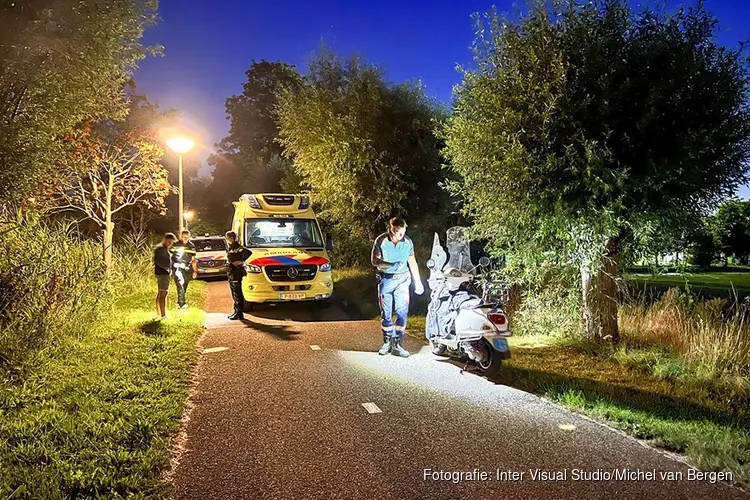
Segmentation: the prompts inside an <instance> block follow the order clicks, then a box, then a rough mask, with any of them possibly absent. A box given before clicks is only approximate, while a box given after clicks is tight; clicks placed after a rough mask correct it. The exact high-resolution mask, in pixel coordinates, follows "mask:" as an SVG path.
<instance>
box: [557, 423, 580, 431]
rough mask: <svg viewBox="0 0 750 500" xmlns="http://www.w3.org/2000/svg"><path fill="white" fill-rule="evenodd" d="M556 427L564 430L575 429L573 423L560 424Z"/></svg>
mask: <svg viewBox="0 0 750 500" xmlns="http://www.w3.org/2000/svg"><path fill="white" fill-rule="evenodd" d="M558 427H559V428H560V429H562V430H564V431H574V430H576V426H575V425H573V424H560V425H558Z"/></svg>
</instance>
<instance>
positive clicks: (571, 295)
mask: <svg viewBox="0 0 750 500" xmlns="http://www.w3.org/2000/svg"><path fill="white" fill-rule="evenodd" d="M511 301H512V302H513V299H512V298H511ZM580 306H581V296H580V293H579V292H578V291H577V290H575V289H574V290H565V289H563V288H559V287H556V286H544V287H535V288H532V289H530V290H527V291H526V292H525V293H523V296H522V299H521V303H520V304H517V303H514V304H513V316H512V319H513V322H514V323H513V330H514V333H516V334H518V335H545V336H552V337H559V338H580V337H581V336H582V331H581V322H580V312H579V311H580Z"/></svg>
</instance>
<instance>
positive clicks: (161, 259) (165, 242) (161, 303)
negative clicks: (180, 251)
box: [154, 233, 177, 320]
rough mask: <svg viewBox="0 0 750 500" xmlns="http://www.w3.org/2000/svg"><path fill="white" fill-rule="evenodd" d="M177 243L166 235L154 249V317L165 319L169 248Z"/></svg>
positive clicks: (171, 234)
mask: <svg viewBox="0 0 750 500" xmlns="http://www.w3.org/2000/svg"><path fill="white" fill-rule="evenodd" d="M175 241H177V237H176V236H175V235H174V234H173V233H167V234H165V235H164V237H163V238H162V240H161V243H159V244H158V245H156V247H154V275H155V276H156V289H157V292H156V317H157V319H160V320H161V319H164V318H166V317H167V294H168V293H169V277H170V275H171V270H172V256H171V255H170V253H169V249H170V247H171V246H172V245H173V244H174V242H175Z"/></svg>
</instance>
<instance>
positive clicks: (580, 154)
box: [445, 0, 750, 338]
mask: <svg viewBox="0 0 750 500" xmlns="http://www.w3.org/2000/svg"><path fill="white" fill-rule="evenodd" d="M477 21H478V23H479V26H478V27H479V30H478V32H477V41H476V45H475V50H476V58H475V63H476V64H475V68H473V69H471V70H466V71H464V73H463V74H464V81H463V83H462V85H461V86H460V87H459V88H458V89H457V93H456V99H455V109H454V114H453V116H452V117H451V118H450V119H449V121H448V125H447V127H446V131H445V134H446V141H447V147H446V150H445V152H446V155H447V156H448V158H449V159H450V160H451V162H452V164H453V166H454V168H455V170H456V171H457V172H458V173H459V174H460V176H461V179H462V180H461V182H460V183H458V184H457V185H456V186H455V188H456V190H457V191H458V192H460V193H461V195H462V196H463V197H464V198H465V200H466V202H467V205H466V206H467V211H468V213H469V214H470V215H472V216H473V217H474V219H475V221H476V222H477V227H478V229H479V231H480V232H481V233H483V234H484V235H486V236H490V237H492V238H493V239H495V240H496V241H497V242H498V244H499V245H500V246H505V247H507V248H513V249H515V251H516V253H517V254H518V255H520V256H521V257H522V260H524V261H530V260H531V259H527V258H526V257H530V256H532V255H534V254H535V253H538V252H539V251H544V250H551V251H554V252H557V253H558V254H559V255H561V256H562V258H563V261H565V262H569V263H571V264H575V265H576V266H580V268H581V272H582V275H583V278H584V282H583V287H584V293H585V289H586V288H587V287H590V288H591V290H589V292H590V293H589V294H588V298H589V299H590V301H589V302H587V299H586V297H587V296H586V295H585V294H584V313H585V315H590V316H591V317H592V318H593V322H591V323H589V322H588V320H587V332H588V334H589V335H591V336H597V335H602V336H604V335H611V336H612V337H613V338H616V336H617V330H616V328H617V325H616V308H615V307H614V303H615V302H614V300H613V299H614V297H613V294H614V289H613V287H612V285H613V284H612V282H611V281H612V280H611V278H613V277H614V278H616V277H617V275H618V274H619V270H618V268H619V256H620V252H621V251H622V248H623V243H625V242H626V241H627V240H628V239H632V238H633V237H634V235H638V234H642V233H644V232H645V230H644V228H648V227H659V226H661V225H664V224H671V225H675V226H679V227H685V226H686V225H687V224H690V223H693V222H694V221H695V220H698V219H699V218H700V216H701V215H703V214H705V213H706V212H708V211H709V210H710V209H711V207H713V206H715V204H716V203H717V202H718V201H720V200H721V199H722V198H724V197H726V196H728V195H730V194H731V193H732V192H733V191H734V190H735V189H736V188H737V187H738V186H739V185H741V184H742V183H744V182H745V181H746V175H747V155H748V151H749V150H748V138H750V113H749V112H748V107H747V105H746V99H747V90H748V65H747V60H746V58H745V57H744V56H743V54H742V52H741V49H737V50H732V49H729V48H726V47H723V46H720V45H718V44H717V43H716V40H715V31H716V20H715V19H714V17H713V16H711V15H710V14H709V13H708V12H706V10H705V9H704V7H703V4H702V3H699V4H698V5H697V7H695V8H691V9H683V10H680V11H678V12H676V13H674V14H669V13H665V12H661V11H653V10H644V11H641V12H633V11H632V10H631V9H630V7H629V6H628V3H627V2H626V1H625V0H594V1H592V2H581V1H578V0H564V1H560V2H544V1H542V0H533V1H532V2H530V4H529V6H528V11H527V12H526V13H525V14H522V15H521V16H520V17H519V18H518V19H517V20H515V21H513V20H510V19H507V18H501V17H500V16H499V15H497V13H496V12H491V13H490V14H488V15H487V16H486V17H485V18H484V19H483V20H482V19H478V20H477ZM591 273H593V274H591ZM587 276H588V277H589V278H590V277H591V276H593V281H592V280H591V279H588V281H587ZM613 314H614V317H612V315H613Z"/></svg>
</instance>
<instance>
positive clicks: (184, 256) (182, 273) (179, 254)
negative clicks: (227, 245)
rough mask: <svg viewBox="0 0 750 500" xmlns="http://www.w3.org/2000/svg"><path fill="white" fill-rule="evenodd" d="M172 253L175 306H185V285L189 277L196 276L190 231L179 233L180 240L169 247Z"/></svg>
mask: <svg viewBox="0 0 750 500" xmlns="http://www.w3.org/2000/svg"><path fill="white" fill-rule="evenodd" d="M169 252H170V253H171V254H172V268H173V269H174V284H175V286H176V287H177V306H178V307H179V308H180V309H185V308H186V307H187V287H188V283H190V280H191V279H195V278H197V277H198V261H196V260H195V245H193V243H192V242H191V241H190V231H188V230H187V229H186V230H185V231H183V232H182V233H180V241H178V242H177V243H175V244H174V245H172V248H170V249H169Z"/></svg>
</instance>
